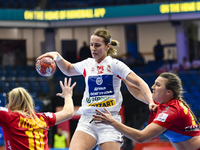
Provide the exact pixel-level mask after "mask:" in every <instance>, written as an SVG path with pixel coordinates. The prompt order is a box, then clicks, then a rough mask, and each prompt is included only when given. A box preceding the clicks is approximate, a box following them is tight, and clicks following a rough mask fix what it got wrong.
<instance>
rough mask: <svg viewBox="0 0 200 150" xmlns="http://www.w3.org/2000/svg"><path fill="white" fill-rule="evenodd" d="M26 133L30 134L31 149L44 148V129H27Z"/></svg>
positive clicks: (39, 149)
mask: <svg viewBox="0 0 200 150" xmlns="http://www.w3.org/2000/svg"><path fill="white" fill-rule="evenodd" d="M25 134H26V135H27V136H28V143H29V149H30V150H35V149H36V150H44V141H43V139H44V134H43V129H35V130H27V131H26V132H25Z"/></svg>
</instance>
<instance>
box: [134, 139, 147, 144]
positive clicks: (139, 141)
mask: <svg viewBox="0 0 200 150" xmlns="http://www.w3.org/2000/svg"><path fill="white" fill-rule="evenodd" d="M135 141H136V142H137V143H139V144H141V143H144V142H145V140H144V139H142V138H140V139H136V140H135Z"/></svg>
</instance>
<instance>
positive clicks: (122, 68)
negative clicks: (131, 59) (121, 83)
mask: <svg viewBox="0 0 200 150" xmlns="http://www.w3.org/2000/svg"><path fill="white" fill-rule="evenodd" d="M112 69H113V73H114V74H115V76H119V77H122V78H124V79H126V77H127V75H128V74H129V73H130V72H131V71H132V70H131V69H130V68H129V67H128V66H127V65H126V64H124V63H123V62H121V61H120V60H117V59H113V61H112Z"/></svg>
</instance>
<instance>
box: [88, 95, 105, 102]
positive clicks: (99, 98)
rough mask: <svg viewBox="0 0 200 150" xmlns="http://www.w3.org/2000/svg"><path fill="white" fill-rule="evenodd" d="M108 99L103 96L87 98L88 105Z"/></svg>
mask: <svg viewBox="0 0 200 150" xmlns="http://www.w3.org/2000/svg"><path fill="white" fill-rule="evenodd" d="M107 98H108V97H102V96H101V97H96V96H95V97H91V98H90V97H87V98H86V102H87V103H91V102H94V101H100V100H105V99H107Z"/></svg>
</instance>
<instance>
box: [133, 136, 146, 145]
mask: <svg viewBox="0 0 200 150" xmlns="http://www.w3.org/2000/svg"><path fill="white" fill-rule="evenodd" d="M133 140H134V141H136V142H137V143H144V142H146V141H148V140H147V139H146V137H145V136H143V135H139V136H137V137H136V138H133Z"/></svg>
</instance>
